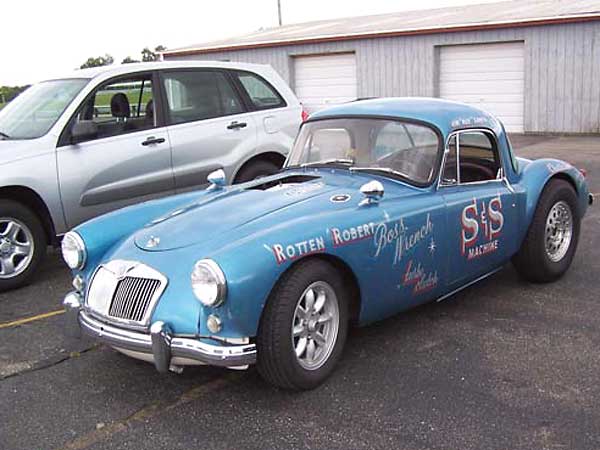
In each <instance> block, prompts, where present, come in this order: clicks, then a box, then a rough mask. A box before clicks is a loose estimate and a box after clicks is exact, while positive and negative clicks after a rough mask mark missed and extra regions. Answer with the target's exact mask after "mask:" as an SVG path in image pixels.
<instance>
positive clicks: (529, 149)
mask: <svg viewBox="0 0 600 450" xmlns="http://www.w3.org/2000/svg"><path fill="white" fill-rule="evenodd" d="M513 145H514V146H515V147H516V148H517V149H518V151H517V153H518V154H519V155H520V156H525V157H530V158H538V157H542V156H551V157H557V158H561V159H565V160H567V161H569V162H571V163H573V164H574V165H576V166H578V167H584V168H586V169H587V171H588V175H587V176H588V181H589V183H590V187H591V190H592V192H594V193H600V138H598V137H577V138H573V137H571V138H567V137H537V136H515V137H514V139H513ZM599 245H600V212H599V209H598V205H595V206H594V207H592V208H591V209H590V210H589V213H588V215H587V216H586V218H585V220H584V221H583V224H582V233H581V240H580V243H579V249H578V252H577V255H576V257H575V260H574V263H573V266H572V267H571V270H570V271H569V272H568V273H567V274H566V276H565V277H564V278H563V279H561V280H560V281H558V282H557V283H554V284H548V285H532V284H528V283H525V282H523V281H520V280H519V279H518V277H517V275H516V273H515V271H514V270H513V269H512V267H510V266H509V267H506V268H505V269H504V270H502V271H501V272H499V273H498V274H496V275H495V276H493V277H491V278H489V279H487V280H485V281H483V282H481V283H479V284H477V285H475V286H473V287H471V288H469V289H467V290H465V291H463V292H461V293H459V294H457V295H455V296H453V297H451V298H450V299H448V300H446V301H444V302H442V303H438V304H429V305H426V306H423V307H420V308H417V309H415V310H413V311H410V312H408V313H405V314H402V315H399V316H396V317H394V318H391V319H388V320H386V321H384V322H382V323H379V324H375V325H372V326H370V327H367V328H362V329H355V330H352V331H351V334H350V338H349V342H348V344H347V346H346V351H345V354H344V357H343V359H342V361H341V363H340V364H339V366H338V369H337V370H336V371H335V373H334V375H333V376H332V377H331V378H330V379H329V380H328V381H327V382H326V383H325V384H324V385H323V386H321V387H319V388H318V389H316V390H314V391H310V392H303V393H290V392H285V391H278V390H275V389H273V388H272V387H270V386H269V385H267V384H266V383H265V382H264V381H262V379H261V378H260V377H259V376H258V374H257V373H256V371H255V370H254V369H250V370H248V371H245V372H237V371H228V370H221V369H215V368H204V367H200V368H188V369H186V370H185V371H184V372H183V374H181V375H176V374H168V375H160V374H158V373H156V371H155V370H154V368H153V366H152V365H150V364H148V363H144V362H140V361H136V360H133V359H131V358H128V357H125V356H123V355H121V354H118V353H116V352H115V351H113V350H111V349H109V348H106V347H103V346H97V345H95V344H92V343H90V342H85V341H73V340H70V339H68V338H66V337H64V336H63V332H62V322H63V316H62V314H60V303H61V300H62V297H63V295H64V293H65V292H67V291H68V290H69V287H70V277H69V273H68V271H67V270H66V269H65V266H64V265H63V263H62V261H61V260H60V255H59V252H58V251H54V252H52V253H51V254H50V255H49V257H48V258H47V260H46V262H45V264H44V266H43V268H42V270H41V272H40V274H39V276H38V279H37V281H36V282H35V283H34V284H32V285H31V286H28V287H26V288H22V289H20V290H18V291H13V292H9V293H4V294H0V399H1V405H2V406H1V407H0V449H2V450H5V449H6V450H8V449H113V448H127V449H146V448H152V449H192V448H197V449H234V448H242V447H243V448H257V449H259V448H260V449H279V448H281V449H296V448H298V449H303V448H321V449H337V448H339V449H374V448H377V449H392V448H397V449H406V450H413V449H478V450H480V449H517V448H518V449H598V448H600V433H599V430H600V426H599V425H600V410H599V409H598V407H597V405H598V404H599V403H600V385H599V384H598V376H599V373H600V352H599V351H598V349H599V348H600V326H599V325H598V324H599V323H600V301H599V300H600V299H599V293H600V252H599V251H598V246H599Z"/></svg>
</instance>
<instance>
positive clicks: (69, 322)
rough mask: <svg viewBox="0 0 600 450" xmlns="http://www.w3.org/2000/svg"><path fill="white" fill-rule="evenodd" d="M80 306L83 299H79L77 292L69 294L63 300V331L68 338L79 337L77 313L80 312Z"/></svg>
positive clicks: (79, 329)
mask: <svg viewBox="0 0 600 450" xmlns="http://www.w3.org/2000/svg"><path fill="white" fill-rule="evenodd" d="M82 304H83V298H81V295H79V293H77V292H69V293H68V294H67V295H66V296H65V298H64V300H63V306H64V308H65V321H64V331H65V335H67V336H69V337H72V338H80V337H81V328H80V327H79V312H80V311H81V305H82Z"/></svg>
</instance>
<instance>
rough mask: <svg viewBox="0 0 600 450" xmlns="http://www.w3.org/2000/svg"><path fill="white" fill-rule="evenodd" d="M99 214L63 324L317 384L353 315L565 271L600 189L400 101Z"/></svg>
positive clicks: (152, 351) (191, 361)
mask: <svg viewBox="0 0 600 450" xmlns="http://www.w3.org/2000/svg"><path fill="white" fill-rule="evenodd" d="M209 180H210V182H211V185H210V186H209V187H208V188H207V189H206V190H204V191H201V192H191V193H184V194H180V195H177V196H173V197H170V198H166V199H161V200H156V201H151V202H147V203H142V204H139V205H136V206H132V207H128V208H125V209H122V210H119V211H116V212H113V213H110V214H107V215H105V216H102V217H98V218H96V219H94V220H91V221H89V222H87V223H85V224H83V225H80V226H79V227H77V228H76V229H74V230H73V231H71V232H69V233H67V234H66V235H65V237H64V239H63V244H62V251H63V256H64V259H65V261H66V262H67V264H68V265H69V267H70V268H71V269H72V270H73V274H74V279H73V286H74V291H72V292H70V293H68V294H67V296H66V298H65V300H64V305H65V307H66V309H67V313H68V314H67V318H68V324H69V326H68V330H69V331H70V332H71V333H72V334H75V335H78V334H80V333H81V332H83V333H85V334H87V335H90V336H92V337H94V338H96V339H97V340H98V341H101V342H104V343H106V344H108V345H109V346H111V347H114V348H115V349H116V350H118V351H120V352H122V353H124V354H126V355H129V356H131V357H134V358H139V359H143V360H147V361H151V362H153V363H154V364H155V366H156V368H157V369H158V370H159V371H161V372H165V371H168V370H173V371H180V370H181V369H182V367H183V366H186V365H195V364H210V365H217V366H224V367H230V368H246V367H247V366H248V365H249V364H255V363H256V364H257V368H258V370H259V372H260V373H261V375H262V376H263V377H264V378H265V379H266V380H267V381H269V382H271V383H273V384H275V385H277V386H280V387H283V388H289V389H310V388H313V387H315V386H317V385H318V384H319V383H321V382H322V381H323V380H324V379H325V378H326V377H327V376H328V375H329V374H330V373H331V372H332V370H333V369H334V366H335V365H336V362H337V361H338V360H339V358H340V357H341V355H342V351H343V348H344V344H345V341H346V334H347V331H348V326H349V324H351V323H355V324H358V325H364V324H368V323H371V322H374V321H377V320H379V319H383V318H385V317H388V316H390V315H393V314H396V313H398V312H400V311H403V310H406V309H408V308H411V307H413V306H416V305H419V304H421V303H424V302H429V301H432V300H441V299H444V298H446V297H448V296H450V295H452V294H453V293H455V292H457V291H459V290H460V289H463V288H465V287H466V286H469V285H470V284H472V283H474V282H476V281H478V280H481V279H482V278H484V277H487V276H489V275H490V274H492V273H494V272H496V271H497V270H499V269H500V268H501V267H502V266H503V265H505V264H506V263H508V262H509V261H512V262H513V264H514V265H515V267H516V268H517V270H518V272H519V273H520V274H521V275H522V276H523V277H524V278H525V279H527V280H530V281H533V282H548V281H552V280H555V279H557V278H559V277H560V276H561V275H562V274H564V273H565V271H566V270H567V269H568V267H569V265H570V264H571V261H572V260H573V256H574V254H575V250H576V248H577V241H578V238H579V229H580V221H581V218H582V216H583V215H584V213H585V212H586V209H587V207H588V205H589V204H591V203H592V201H593V197H592V196H591V194H590V193H589V190H588V187H587V184H586V181H585V176H584V173H583V172H582V171H580V170H578V169H576V168H574V167H572V166H571V165H570V164H568V163H566V162H563V161H558V160H554V159H539V160H536V161H529V160H526V159H521V158H516V157H515V155H514V154H513V151H512V149H511V146H510V142H509V140H508V138H507V135H506V132H505V130H504V128H503V126H502V124H501V123H500V122H499V121H498V120H497V119H495V118H494V117H493V116H491V115H490V114H488V113H486V112H484V111H481V110H479V109H477V108H474V107H471V106H467V105H464V104H459V103H453V102H448V101H443V100H438V99H418V98H404V99H403V98H390V99H374V100H365V101H359V102H354V103H349V104H345V105H341V106H337V107H332V108H330V109H327V110H324V111H321V112H318V113H315V114H314V115H313V116H311V117H310V119H309V120H308V121H307V122H305V123H304V124H303V126H302V127H301V130H300V132H299V135H298V137H297V139H296V142H295V145H294V147H293V150H292V152H291V153H290V155H289V157H288V160H287V162H286V164H285V167H284V169H283V170H282V171H281V172H280V173H278V174H276V175H273V176H269V177H265V178H260V179H256V180H254V181H251V182H247V183H244V184H240V185H235V186H229V187H227V186H225V185H224V180H225V179H224V174H223V173H222V171H216V172H214V173H213V174H211V176H210V178H209Z"/></svg>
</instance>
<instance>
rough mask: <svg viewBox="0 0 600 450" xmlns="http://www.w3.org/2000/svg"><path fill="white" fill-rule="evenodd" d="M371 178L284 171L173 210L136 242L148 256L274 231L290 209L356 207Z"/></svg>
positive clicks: (319, 210) (302, 213) (308, 210)
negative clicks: (262, 230) (250, 232)
mask: <svg viewBox="0 0 600 450" xmlns="http://www.w3.org/2000/svg"><path fill="white" fill-rule="evenodd" d="M369 179H372V177H371V176H365V175H362V174H350V173H348V172H347V171H341V170H340V171H336V173H335V174H332V173H331V172H329V173H324V171H313V172H302V171H299V172H292V173H290V172H285V173H282V174H278V175H275V176H272V177H268V178H264V179H261V180H259V181H255V182H251V183H246V184H244V185H239V186H233V187H229V188H226V189H224V190H223V191H221V192H218V193H215V194H212V195H211V194H209V195H208V196H206V197H203V198H202V200H200V201H198V202H196V203H192V204H190V205H188V206H185V207H182V208H180V209H177V210H175V211H171V212H170V213H169V214H167V215H165V216H163V217H160V218H158V219H156V220H154V221H152V222H151V223H149V224H148V225H146V226H145V227H144V228H143V229H141V230H140V231H138V232H137V233H136V234H135V236H134V241H135V244H136V246H137V247H138V248H140V249H143V250H146V251H166V250H173V249H177V248H183V247H188V246H191V245H195V244H198V243H206V242H209V241H212V240H213V239H216V238H219V237H223V236H225V235H227V238H228V240H229V239H233V238H243V237H245V235H246V234H248V230H249V229H256V227H257V226H260V228H271V227H276V226H279V225H282V223H284V222H285V221H286V220H290V214H289V212H290V208H291V207H294V209H293V213H294V214H293V216H294V217H306V216H308V215H312V214H319V213H322V212H325V211H327V210H329V209H331V207H333V206H334V202H333V200H337V199H336V198H335V197H336V196H338V195H339V196H341V198H340V200H341V202H342V203H343V202H344V201H345V199H350V198H352V199H353V200H352V202H351V203H350V202H349V203H347V204H348V205H351V204H355V203H357V202H358V201H360V199H362V198H363V196H362V194H361V193H360V191H359V189H360V186H362V185H363V184H364V183H365V182H367V181H369ZM394 184H396V183H394ZM396 185H397V184H396ZM398 189H399V190H400V191H403V192H406V193H407V194H408V193H414V190H413V189H412V188H409V187H408V186H406V187H400V186H398V188H397V190H398ZM386 195H387V193H386ZM332 199H333V200H332ZM257 222H260V223H257ZM250 225H254V226H250ZM242 228H243V229H244V230H246V231H242V230H241V229H242ZM238 230H239V232H237V233H235V234H232V233H234V232H236V231H238Z"/></svg>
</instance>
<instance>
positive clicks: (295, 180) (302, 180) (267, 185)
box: [247, 175, 321, 191]
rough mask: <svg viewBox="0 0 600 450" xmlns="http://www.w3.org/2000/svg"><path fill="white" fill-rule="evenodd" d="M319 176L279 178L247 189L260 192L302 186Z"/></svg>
mask: <svg viewBox="0 0 600 450" xmlns="http://www.w3.org/2000/svg"><path fill="white" fill-rule="evenodd" d="M318 178H321V177H318V176H314V175H290V176H288V177H284V178H278V179H276V180H271V181H266V182H264V183H260V184H255V185H254V186H250V187H248V188H247V189H254V190H258V191H266V190H267V189H271V188H276V187H279V186H284V185H287V184H300V183H307V182H309V181H313V180H316V179H318Z"/></svg>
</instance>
